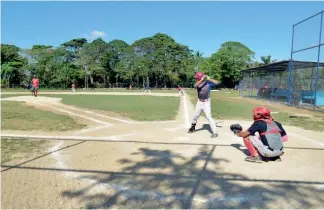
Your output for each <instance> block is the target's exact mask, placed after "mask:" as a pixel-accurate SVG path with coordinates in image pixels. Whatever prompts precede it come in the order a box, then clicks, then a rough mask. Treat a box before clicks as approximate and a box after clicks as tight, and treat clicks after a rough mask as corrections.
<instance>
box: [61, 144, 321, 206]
mask: <svg viewBox="0 0 324 210" xmlns="http://www.w3.org/2000/svg"><path fill="white" fill-rule="evenodd" d="M215 148H216V146H201V147H200V149H199V151H198V153H197V154H195V155H193V156H192V157H184V156H182V155H180V154H177V153H175V152H171V151H170V150H158V149H149V148H140V149H139V150H138V152H136V153H132V154H131V156H132V157H130V158H129V159H120V160H119V164H121V165H123V169H122V172H109V171H106V172H105V171H103V172H99V173H95V172H93V175H84V176H81V177H79V179H81V180H82V179H83V180H91V182H90V184H89V185H88V186H87V187H85V188H81V189H71V190H67V191H64V192H62V196H63V197H68V198H71V199H77V200H78V201H79V202H81V203H82V204H84V205H85V206H84V207H85V208H89V209H93V208H132V209H134V208H150V209H156V208H181V209H184V208H213V209H214V208H320V207H322V208H323V203H324V197H323V196H322V195H323V192H324V189H323V188H322V189H320V188H318V187H317V186H318V185H319V184H320V185H323V184H324V182H311V181H310V182H308V181H291V180H276V179H274V180H263V179H249V178H248V177H245V176H243V175H241V174H240V173H239V172H238V173H227V172H224V170H223V168H222V167H221V164H223V163H226V164H229V163H230V161H229V160H227V159H220V158H215V157H214V156H213V153H214V150H215ZM133 156H134V157H133ZM135 156H139V157H141V158H137V157H136V158H135ZM135 159H140V160H142V161H135ZM254 166H255V165H253V164H251V167H254ZM95 187H96V188H97V187H100V189H101V190H100V191H93V190H94V188H95Z"/></svg>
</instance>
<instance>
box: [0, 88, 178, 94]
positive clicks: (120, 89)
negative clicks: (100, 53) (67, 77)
mask: <svg viewBox="0 0 324 210" xmlns="http://www.w3.org/2000/svg"><path fill="white" fill-rule="evenodd" d="M1 92H3V93H10V92H22V93H25V94H31V91H29V90H25V89H23V88H2V89H1ZM42 92H72V91H71V89H50V88H40V89H39V94H40V95H41V93H42ZM78 92H136V93H137V92H144V89H132V90H128V89H126V88H115V89H113V88H107V89H106V88H96V89H85V90H84V89H76V93H78ZM151 92H152V93H154V92H155V93H178V90H177V89H176V88H172V89H161V88H157V89H155V88H152V89H151Z"/></svg>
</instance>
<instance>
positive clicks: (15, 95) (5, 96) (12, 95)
mask: <svg viewBox="0 0 324 210" xmlns="http://www.w3.org/2000/svg"><path fill="white" fill-rule="evenodd" d="M18 96H26V94H4V95H3V94H1V98H10V97H18Z"/></svg>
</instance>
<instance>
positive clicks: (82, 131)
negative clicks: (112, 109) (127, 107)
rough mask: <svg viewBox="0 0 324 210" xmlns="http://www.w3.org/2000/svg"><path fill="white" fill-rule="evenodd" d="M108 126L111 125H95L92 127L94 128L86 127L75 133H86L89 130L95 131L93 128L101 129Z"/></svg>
mask: <svg viewBox="0 0 324 210" xmlns="http://www.w3.org/2000/svg"><path fill="white" fill-rule="evenodd" d="M108 127H111V126H107V125H104V126H97V127H94V128H88V129H84V130H80V131H76V132H75V135H78V134H83V133H87V132H91V131H95V130H99V129H102V128H108Z"/></svg>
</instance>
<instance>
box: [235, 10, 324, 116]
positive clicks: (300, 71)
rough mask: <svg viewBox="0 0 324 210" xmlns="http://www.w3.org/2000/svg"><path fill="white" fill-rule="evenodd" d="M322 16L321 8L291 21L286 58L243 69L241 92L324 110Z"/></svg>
mask: <svg viewBox="0 0 324 210" xmlns="http://www.w3.org/2000/svg"><path fill="white" fill-rule="evenodd" d="M323 16H324V10H323V11H321V12H319V13H317V14H315V15H313V16H311V17H309V18H306V19H304V20H302V21H300V22H298V23H296V24H294V25H293V32H292V42H291V54H290V55H291V56H290V60H289V61H281V62H276V63H272V64H269V65H265V66H261V67H256V68H251V69H246V70H243V71H242V72H243V78H242V80H241V82H240V86H239V94H240V96H249V97H256V98H264V99H268V100H271V101H281V102H283V103H285V104H287V105H291V106H298V107H304V108H309V109H313V110H318V111H324V51H323V50H324V30H323V18H324V17H323ZM321 50H322V52H321Z"/></svg>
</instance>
